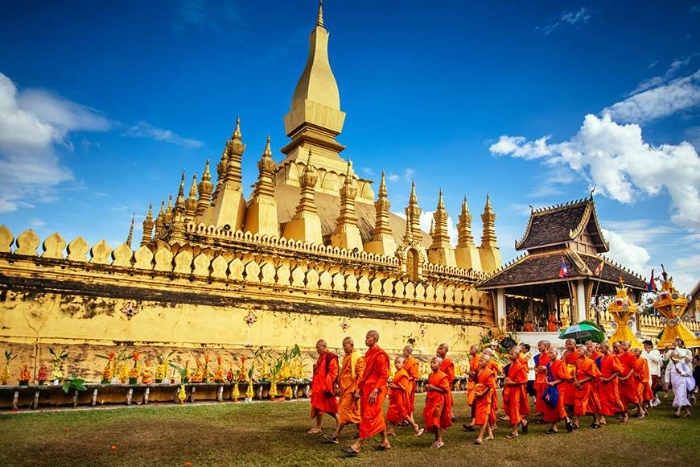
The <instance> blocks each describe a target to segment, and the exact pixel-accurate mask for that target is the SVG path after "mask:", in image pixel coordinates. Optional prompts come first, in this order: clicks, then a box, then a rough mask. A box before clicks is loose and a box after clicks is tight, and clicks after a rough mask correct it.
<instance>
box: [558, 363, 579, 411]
mask: <svg viewBox="0 0 700 467" xmlns="http://www.w3.org/2000/svg"><path fill="white" fill-rule="evenodd" d="M563 359H564V363H565V364H566V366H567V369H568V370H569V373H570V374H571V376H573V375H574V372H575V371H576V361H577V360H578V355H577V354H576V352H569V351H566V352H564V358H563ZM560 387H561V388H562V389H563V390H564V405H574V383H573V381H565V382H563V383H561V385H560Z"/></svg>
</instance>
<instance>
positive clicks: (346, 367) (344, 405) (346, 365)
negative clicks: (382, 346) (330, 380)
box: [338, 355, 365, 424]
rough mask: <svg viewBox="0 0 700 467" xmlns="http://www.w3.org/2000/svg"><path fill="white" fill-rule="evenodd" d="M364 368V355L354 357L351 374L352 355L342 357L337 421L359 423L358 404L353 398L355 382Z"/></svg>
mask: <svg viewBox="0 0 700 467" xmlns="http://www.w3.org/2000/svg"><path fill="white" fill-rule="evenodd" d="M364 370H365V359H364V357H359V358H357V357H356V360H355V368H354V374H353V367H352V355H345V356H344V357H343V364H342V365H341V367H340V378H339V380H338V388H339V389H340V401H339V402H338V423H354V424H358V423H360V404H359V403H358V400H357V399H356V398H355V391H356V390H357V382H358V381H359V379H360V378H361V377H362V373H363V372H364Z"/></svg>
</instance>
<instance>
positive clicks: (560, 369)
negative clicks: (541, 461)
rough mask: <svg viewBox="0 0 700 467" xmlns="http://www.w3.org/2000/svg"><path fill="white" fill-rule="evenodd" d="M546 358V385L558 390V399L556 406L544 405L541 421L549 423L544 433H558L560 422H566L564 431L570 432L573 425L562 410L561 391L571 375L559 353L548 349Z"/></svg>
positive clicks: (562, 397) (562, 396) (562, 395)
mask: <svg viewBox="0 0 700 467" xmlns="http://www.w3.org/2000/svg"><path fill="white" fill-rule="evenodd" d="M547 357H549V363H547V368H546V377H547V379H546V384H547V386H549V387H555V388H557V389H558V391H559V399H557V404H556V406H551V405H549V404H547V403H546V402H545V403H544V411H543V412H542V420H544V421H545V422H548V423H550V426H549V429H548V430H547V431H546V433H547V434H555V433H559V427H558V426H557V424H558V423H559V422H560V421H561V420H566V430H567V431H569V432H571V430H572V429H573V425H572V423H571V420H570V419H569V417H567V415H566V410H564V393H563V392H564V391H563V389H562V383H563V382H564V381H568V380H569V378H571V374H570V373H569V370H568V369H567V367H566V363H564V360H561V359H560V358H559V352H557V350H556V349H554V348H552V347H549V349H548V350H547ZM543 393H544V391H543ZM542 402H544V401H542Z"/></svg>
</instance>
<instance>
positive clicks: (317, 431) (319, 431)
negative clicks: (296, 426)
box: [307, 428, 323, 435]
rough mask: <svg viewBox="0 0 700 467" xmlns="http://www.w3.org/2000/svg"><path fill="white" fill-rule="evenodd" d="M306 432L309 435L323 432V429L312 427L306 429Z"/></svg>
mask: <svg viewBox="0 0 700 467" xmlns="http://www.w3.org/2000/svg"><path fill="white" fill-rule="evenodd" d="M307 433H308V434H310V435H320V434H321V433H323V430H319V429H318V428H312V429H310V430H309V431H307Z"/></svg>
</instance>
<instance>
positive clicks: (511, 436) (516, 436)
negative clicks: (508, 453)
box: [506, 433, 518, 439]
mask: <svg viewBox="0 0 700 467" xmlns="http://www.w3.org/2000/svg"><path fill="white" fill-rule="evenodd" d="M506 439H518V435H514V434H512V433H511V434H509V435H506Z"/></svg>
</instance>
